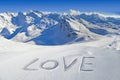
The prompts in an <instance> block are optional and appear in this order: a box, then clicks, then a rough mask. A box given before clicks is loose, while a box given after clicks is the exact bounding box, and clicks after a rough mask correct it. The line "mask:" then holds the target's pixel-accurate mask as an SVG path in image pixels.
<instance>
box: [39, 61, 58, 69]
mask: <svg viewBox="0 0 120 80" xmlns="http://www.w3.org/2000/svg"><path fill="white" fill-rule="evenodd" d="M58 65H59V63H58V62H57V61H56V60H47V61H45V62H42V63H41V68H42V69H46V70H52V69H55V68H56V67H58Z"/></svg>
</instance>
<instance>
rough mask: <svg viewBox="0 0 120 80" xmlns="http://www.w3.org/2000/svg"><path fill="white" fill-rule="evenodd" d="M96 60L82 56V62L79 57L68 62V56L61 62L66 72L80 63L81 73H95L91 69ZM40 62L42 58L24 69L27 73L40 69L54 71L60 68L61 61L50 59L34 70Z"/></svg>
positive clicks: (36, 59) (31, 62) (33, 61)
mask: <svg viewBox="0 0 120 80" xmlns="http://www.w3.org/2000/svg"><path fill="white" fill-rule="evenodd" d="M94 58H95V57H91V56H89V57H86V56H82V57H81V61H79V59H78V57H77V58H74V59H72V60H67V59H68V56H67V57H62V59H61V60H62V61H63V68H64V71H67V70H69V69H71V68H72V67H73V66H74V65H75V64H76V63H78V62H79V63H80V66H79V69H80V70H79V71H93V68H91V67H92V65H93V63H92V62H91V61H93V59H94ZM39 61H40V58H35V59H34V60H32V61H30V62H29V63H28V64H27V65H25V66H24V68H23V69H24V70H26V71H36V70H39V69H40V68H41V69H44V70H54V69H56V68H57V67H59V66H60V64H59V63H60V62H59V61H57V60H54V59H50V60H46V61H43V62H40V63H39V65H38V66H37V67H38V68H33V65H34V64H36V63H37V62H39ZM35 66H36V65H35ZM35 66H34V67H35Z"/></svg>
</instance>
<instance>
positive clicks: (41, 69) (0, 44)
mask: <svg viewBox="0 0 120 80" xmlns="http://www.w3.org/2000/svg"><path fill="white" fill-rule="evenodd" d="M107 40H109V41H107ZM111 41H113V38H104V39H103V40H98V41H92V42H86V43H76V44H67V45H61V46H36V45H29V44H26V43H19V42H12V41H9V40H6V39H4V38H2V37H0V61H1V63H0V80H119V79H120V76H119V74H120V62H119V61H120V51H119V50H115V49H109V48H108V47H107V44H109V43H111ZM100 42H101V43H102V42H104V44H103V45H102V44H99V43H100ZM92 44H93V45H92ZM105 44H106V47H105ZM96 46H97V47H96ZM98 46H99V47H98ZM103 46H104V47H103Z"/></svg>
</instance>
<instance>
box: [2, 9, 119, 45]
mask: <svg viewBox="0 0 120 80" xmlns="http://www.w3.org/2000/svg"><path fill="white" fill-rule="evenodd" d="M119 27H120V16H117V17H116V16H105V15H102V14H100V13H80V12H79V11H75V10H71V11H70V13H63V14H61V13H55V12H39V11H33V10H31V11H28V12H18V13H10V12H6V13H0V35H1V36H3V37H5V38H6V39H10V40H13V41H19V42H24V43H30V44H37V45H59V44H68V43H73V42H86V41H92V40H97V39H100V38H102V37H104V36H106V35H111V34H112V35H113V34H115V35H119V34H120V32H119V31H120V28H119Z"/></svg>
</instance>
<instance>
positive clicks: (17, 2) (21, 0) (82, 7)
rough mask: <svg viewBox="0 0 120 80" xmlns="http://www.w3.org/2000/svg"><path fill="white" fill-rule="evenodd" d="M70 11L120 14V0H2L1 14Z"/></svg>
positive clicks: (0, 5) (0, 2) (0, 3)
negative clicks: (31, 11)
mask: <svg viewBox="0 0 120 80" xmlns="http://www.w3.org/2000/svg"><path fill="white" fill-rule="evenodd" d="M70 9H74V10H79V11H81V12H93V11H94V12H105V13H115V14H120V11H119V10H120V0H0V12H21V11H22V12H23V11H28V10H38V11H52V12H53V11H54V12H66V11H68V10H70Z"/></svg>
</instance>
